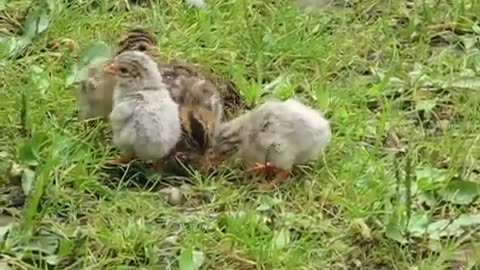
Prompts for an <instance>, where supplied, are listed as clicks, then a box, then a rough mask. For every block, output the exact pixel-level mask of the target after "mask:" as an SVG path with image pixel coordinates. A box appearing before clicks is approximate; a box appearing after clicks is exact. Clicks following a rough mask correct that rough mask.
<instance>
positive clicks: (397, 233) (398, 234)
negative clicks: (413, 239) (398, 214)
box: [385, 223, 408, 244]
mask: <svg viewBox="0 0 480 270" xmlns="http://www.w3.org/2000/svg"><path fill="white" fill-rule="evenodd" d="M385 236H386V237H387V238H390V239H392V240H395V241H397V242H399V243H401V244H406V243H408V241H407V238H405V235H404V233H403V230H402V228H401V227H400V226H399V225H398V224H395V223H390V224H388V225H387V228H386V230H385Z"/></svg>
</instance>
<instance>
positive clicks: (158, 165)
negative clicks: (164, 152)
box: [152, 160, 162, 171]
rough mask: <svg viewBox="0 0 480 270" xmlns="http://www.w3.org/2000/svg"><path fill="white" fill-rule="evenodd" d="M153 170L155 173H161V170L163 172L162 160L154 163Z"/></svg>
mask: <svg viewBox="0 0 480 270" xmlns="http://www.w3.org/2000/svg"><path fill="white" fill-rule="evenodd" d="M152 168H153V169H154V170H155V171H161V170H162V161H161V160H157V161H154V162H152Z"/></svg>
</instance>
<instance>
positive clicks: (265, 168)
mask: <svg viewBox="0 0 480 270" xmlns="http://www.w3.org/2000/svg"><path fill="white" fill-rule="evenodd" d="M275 169H276V168H275V166H273V165H272V164H271V163H270V162H266V163H265V164H263V163H258V162H257V163H255V165H254V166H253V167H251V168H249V169H247V172H259V173H260V172H265V173H271V172H273V171H274V170H275Z"/></svg>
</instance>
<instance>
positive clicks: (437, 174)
mask: <svg viewBox="0 0 480 270" xmlns="http://www.w3.org/2000/svg"><path fill="white" fill-rule="evenodd" d="M415 174H416V178H417V187H418V189H419V190H420V191H422V192H427V191H431V190H436V189H437V188H438V185H439V183H442V182H445V181H446V180H447V174H446V172H444V171H442V170H439V169H436V168H432V167H429V166H425V167H420V168H417V170H416V171H415Z"/></svg>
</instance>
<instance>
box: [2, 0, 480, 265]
mask: <svg viewBox="0 0 480 270" xmlns="http://www.w3.org/2000/svg"><path fill="white" fill-rule="evenodd" d="M7 2H8V3H9V4H6V5H5V2H2V1H0V9H2V13H1V15H0V16H1V17H0V24H1V26H2V27H0V28H1V29H3V30H2V33H3V34H4V35H5V36H7V35H8V36H12V35H14V36H16V37H19V36H20V35H22V33H23V36H24V37H25V36H27V37H29V38H28V39H20V38H17V39H15V40H16V41H18V40H27V41H28V42H25V41H22V42H25V44H26V45H25V46H24V47H21V43H18V42H17V43H12V39H11V38H5V37H4V38H2V39H0V45H1V47H0V48H1V49H2V50H1V51H0V53H2V55H3V56H2V58H0V65H1V71H0V88H1V91H0V125H1V126H0V130H1V132H0V140H1V143H0V154H1V157H0V158H1V160H0V168H1V170H2V171H3V172H2V173H1V175H0V179H1V183H2V186H3V188H2V192H3V195H1V197H0V199H1V205H0V209H2V211H3V214H2V216H1V217H2V218H1V220H0V221H2V223H1V224H0V225H5V226H3V227H0V236H2V237H3V241H2V245H1V246H0V247H1V254H3V255H2V257H3V259H1V261H0V266H1V267H7V265H6V263H7V262H8V263H9V264H10V266H11V267H13V269H39V268H40V269H46V268H49V269H52V268H53V269H181V270H186V269H197V268H198V266H199V265H201V269H402V270H403V269H412V270H413V269H436V270H438V269H476V268H474V267H475V265H476V264H478V258H480V247H479V246H478V244H477V243H478V242H480V233H479V232H480V208H479V203H478V201H477V197H478V195H479V193H480V189H479V181H480V177H479V171H480V161H479V157H480V143H479V141H478V140H479V136H480V135H479V134H480V132H479V129H480V128H479V127H480V125H479V124H478V123H479V122H480V114H479V107H480V106H479V105H480V95H479V94H478V90H479V89H480V79H479V78H477V77H476V73H477V72H478V70H479V69H480V64H479V63H480V50H479V47H480V43H479V42H478V35H479V34H480V25H478V24H477V21H478V14H480V4H479V2H478V1H473V0H472V1H469V0H464V1H433V0H432V1H429V0H424V1H400V0H399V1H386V0H384V1H375V0H366V1H358V2H359V3H353V4H352V5H349V6H348V7H346V8H329V9H325V10H323V11H320V12H318V13H311V14H306V13H303V12H302V11H301V10H298V9H296V8H295V7H294V6H293V5H292V4H291V3H289V2H288V1H284V0H283V1H261V0H253V1H233V0H229V1H216V2H217V3H213V2H214V1H209V3H208V4H209V5H208V8H207V9H205V10H201V11H200V10H197V9H192V8H187V7H186V6H185V5H184V4H183V3H181V1H159V2H161V4H156V5H155V6H154V7H146V8H140V7H137V6H131V10H129V11H128V10H127V9H125V8H124V7H125V3H124V1H117V3H115V4H109V3H107V2H114V1H104V2H105V3H100V4H93V5H92V4H90V2H92V1H76V2H78V3H77V4H71V5H68V4H67V3H68V2H69V1H66V0H64V1H46V2H47V3H49V4H50V6H49V8H48V9H46V11H47V15H46V16H45V17H41V18H44V19H45V20H41V21H40V23H39V24H38V26H39V28H37V29H35V28H31V27H30V28H29V27H27V28H25V27H24V30H23V32H22V31H21V30H20V28H19V27H20V26H21V25H24V26H25V25H26V24H27V23H26V22H25V19H24V17H25V15H26V14H27V10H30V14H32V12H38V10H39V9H38V8H40V7H36V6H35V7H32V6H31V5H30V3H29V2H27V1H26V0H23V1H18V0H15V1H7ZM34 2H35V1H34ZM57 2H58V3H57ZM97 2H101V1H97ZM177 2H179V3H177ZM446 2H448V3H446ZM2 3H3V4H2ZM112 6H113V8H112ZM46 22H48V24H47V23H46ZM30 25H32V24H30ZM43 26H46V28H45V31H43V32H42V33H39V34H36V33H37V32H40V31H39V30H41V28H43ZM133 26H144V27H152V28H155V29H158V31H159V34H158V41H159V44H160V47H161V51H162V54H163V56H164V57H165V58H173V57H180V58H182V59H187V60H189V61H191V62H195V63H198V64H201V65H203V66H204V67H206V68H212V69H213V70H214V71H215V72H216V73H218V74H222V75H224V76H226V77H227V78H229V79H232V80H233V81H234V82H235V83H236V85H237V86H238V87H239V88H240V90H241V92H242V95H243V97H244V98H245V100H246V101H247V102H249V103H252V104H256V103H258V102H261V100H262V99H263V98H265V97H267V96H272V95H273V96H277V97H280V98H285V97H288V96H292V95H295V96H296V97H299V98H302V99H303V100H305V101H306V102H308V103H309V104H310V105H312V106H316V107H318V108H319V109H321V110H322V111H324V112H325V113H326V115H327V116H328V118H329V119H331V123H332V129H333V134H334V136H333V139H332V141H331V143H330V145H329V146H328V149H327V150H326V153H325V156H324V157H323V158H320V159H319V160H318V161H317V162H314V163H312V164H310V166H308V167H306V168H305V170H304V172H303V173H300V174H298V175H297V176H296V177H294V178H293V179H292V181H291V182H290V183H288V184H287V185H285V186H283V187H281V188H280V189H278V190H275V191H273V192H263V191H259V190H255V189H252V187H253V184H254V183H255V178H252V177H250V176H245V175H244V174H243V173H242V172H241V171H239V170H235V168H234V166H233V165H232V164H230V165H231V166H230V168H231V169H228V168H220V169H219V170H220V171H221V173H220V174H219V175H216V176H210V177H208V176H201V175H196V176H194V177H191V178H190V180H189V181H190V183H191V185H190V186H189V187H188V188H186V187H187V186H185V185H184V186H183V188H182V190H181V192H182V194H183V195H184V196H185V197H186V199H185V200H184V201H183V202H181V203H180V204H178V202H177V205H175V206H173V205H171V204H169V203H168V199H169V197H171V196H172V193H171V192H170V193H169V192H165V189H162V188H164V187H160V188H159V187H156V188H155V189H149V187H144V186H141V185H140V184H138V185H137V186H134V185H132V182H133V181H129V177H123V178H122V179H120V180H118V179H116V178H113V177H111V176H109V175H108V174H106V173H105V171H104V169H102V166H103V164H104V161H105V159H106V158H108V156H109V151H110V146H109V145H108V143H107V142H106V141H105V140H104V139H103V138H104V135H102V134H103V133H102V131H101V128H100V127H95V128H90V129H87V128H85V127H84V126H83V125H81V124H80V123H78V122H76V121H75V118H74V113H75V110H76V104H75V99H74V90H75V88H74V87H73V86H69V87H67V86H66V81H67V78H68V77H69V72H70V70H71V68H72V66H74V65H75V64H76V63H77V62H78V59H79V57H80V55H81V54H82V49H83V48H86V47H87V46H89V44H90V43H91V42H92V41H94V40H101V41H104V42H106V43H107V44H115V42H116V41H117V40H118V39H119V38H120V37H121V35H122V34H123V33H124V31H125V29H126V28H127V27H133ZM28 31H31V32H32V33H33V34H31V35H29V34H28ZM66 39H71V40H73V41H74V42H75V43H77V44H78V46H79V48H75V46H67V45H62V40H63V42H64V43H65V40H66ZM29 41H31V43H30V42H29ZM12 44H13V45H12ZM19 44H20V45H19ZM52 44H60V46H52ZM65 44H66V43H65ZM14 47H15V48H17V49H18V51H17V52H16V53H15V52H11V50H10V48H14ZM8 56H10V57H8ZM22 97H23V98H22ZM25 104H26V106H25ZM22 119H23V120H22ZM12 164H14V169H15V168H17V167H19V166H20V168H25V166H27V165H28V166H29V167H28V168H25V169H23V170H18V169H16V171H18V172H17V174H18V175H21V176H22V177H21V179H18V177H12V176H8V175H9V173H10V172H9V170H10V167H11V166H12ZM227 167H228V166H227ZM14 171H15V170H14ZM152 177H153V176H152ZM105 178H111V179H110V180H111V181H110V182H112V181H113V182H114V184H113V185H112V184H111V183H110V184H109V185H107V184H106V183H105V181H103V180H104V179H105ZM15 181H17V182H15ZM129 182H130V183H129ZM18 183H22V184H23V186H22V188H23V189H22V190H23V191H26V192H28V196H27V198H26V202H25V205H23V200H22V196H21V191H18V190H15V189H14V187H15V184H18ZM127 184H129V185H127ZM18 193H20V194H18ZM17 195H18V196H17ZM19 198H20V199H19ZM18 201H20V202H18ZM22 205H23V206H22ZM12 215H13V217H14V219H13V220H12V218H11V217H10V216H12ZM55 267H56V268H55ZM477 267H478V265H477ZM1 269H7V268H1Z"/></svg>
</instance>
